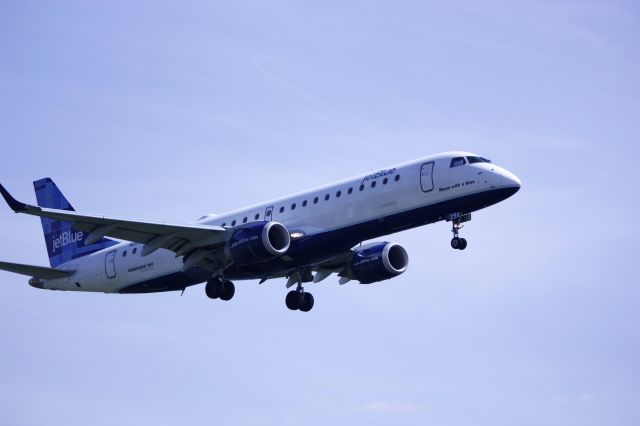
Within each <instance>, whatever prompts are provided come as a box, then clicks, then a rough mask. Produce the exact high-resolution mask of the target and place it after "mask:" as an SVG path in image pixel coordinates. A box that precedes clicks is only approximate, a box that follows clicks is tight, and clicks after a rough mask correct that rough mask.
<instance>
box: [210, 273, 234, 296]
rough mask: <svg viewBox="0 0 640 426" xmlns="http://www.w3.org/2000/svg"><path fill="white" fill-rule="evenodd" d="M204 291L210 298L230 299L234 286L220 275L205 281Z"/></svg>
mask: <svg viewBox="0 0 640 426" xmlns="http://www.w3.org/2000/svg"><path fill="white" fill-rule="evenodd" d="M204 291H205V293H207V296H208V297H209V298H210V299H221V300H231V298H233V295H234V294H235V292H236V286H234V285H233V283H232V282H231V281H228V280H225V279H224V278H223V277H221V276H215V277H213V278H211V279H210V280H209V281H207V285H206V286H205V288H204Z"/></svg>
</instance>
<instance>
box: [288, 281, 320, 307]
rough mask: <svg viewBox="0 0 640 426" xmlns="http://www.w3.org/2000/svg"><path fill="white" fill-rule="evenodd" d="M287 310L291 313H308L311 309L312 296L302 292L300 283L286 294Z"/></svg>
mask: <svg viewBox="0 0 640 426" xmlns="http://www.w3.org/2000/svg"><path fill="white" fill-rule="evenodd" d="M285 303H286V304H287V308H289V309H291V310H292V311H296V310H299V311H302V312H309V311H310V310H311V308H313V295H312V294H311V293H307V292H305V291H304V288H303V287H302V284H301V283H298V287H297V288H296V289H295V290H291V291H290V292H289V293H287V297H286V298H285Z"/></svg>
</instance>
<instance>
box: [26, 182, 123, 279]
mask: <svg viewBox="0 0 640 426" xmlns="http://www.w3.org/2000/svg"><path fill="white" fill-rule="evenodd" d="M33 188H34V189H35V191H36V199H37V200H38V206H40V207H46V208H50V209H58V210H70V211H73V210H74V208H73V207H72V206H71V204H70V203H69V201H67V199H66V198H65V196H64V195H62V192H60V190H59V189H58V186H57V185H56V184H55V182H53V180H51V178H44V179H40V180H37V181H35V182H33ZM40 220H41V221H42V231H43V232H44V240H45V243H46V244H47V253H48V255H49V263H50V264H51V267H53V268H55V267H57V266H58V265H60V264H62V263H65V262H68V261H70V260H73V259H76V258H78V257H82V256H86V255H88V254H91V253H93V252H96V251H98V250H102V249H104V248H107V247H109V246H112V245H114V244H117V242H116V241H114V240H110V239H108V238H103V239H101V240H99V241H97V242H95V243H93V244H89V245H85V243H84V242H85V240H86V239H87V237H88V236H89V233H87V232H82V231H76V230H74V229H73V227H72V225H73V223H72V222H62V221H59V220H55V219H49V218H46V217H42V218H40Z"/></svg>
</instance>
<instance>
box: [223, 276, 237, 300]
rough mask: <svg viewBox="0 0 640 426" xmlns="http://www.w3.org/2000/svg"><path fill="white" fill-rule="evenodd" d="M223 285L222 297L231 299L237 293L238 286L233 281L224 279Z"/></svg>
mask: <svg viewBox="0 0 640 426" xmlns="http://www.w3.org/2000/svg"><path fill="white" fill-rule="evenodd" d="M221 287H222V291H220V299H222V300H231V298H232V297H233V295H234V294H236V286H235V285H233V283H232V282H231V281H227V280H224V282H223V283H222V286H221Z"/></svg>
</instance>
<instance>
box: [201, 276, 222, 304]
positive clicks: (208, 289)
mask: <svg viewBox="0 0 640 426" xmlns="http://www.w3.org/2000/svg"><path fill="white" fill-rule="evenodd" d="M221 290H222V283H221V282H220V280H219V279H217V278H212V279H210V280H209V281H207V285H206V286H205V288H204V292H205V293H207V297H208V298H209V299H217V298H218V297H220V293H221Z"/></svg>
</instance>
